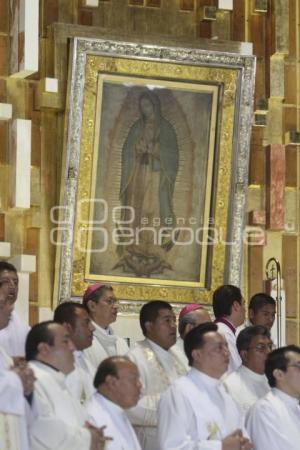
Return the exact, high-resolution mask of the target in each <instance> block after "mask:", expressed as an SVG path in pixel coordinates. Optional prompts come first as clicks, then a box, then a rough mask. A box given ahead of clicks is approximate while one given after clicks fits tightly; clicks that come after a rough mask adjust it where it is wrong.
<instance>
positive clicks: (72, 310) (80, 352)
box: [54, 302, 96, 403]
mask: <svg viewBox="0 0 300 450" xmlns="http://www.w3.org/2000/svg"><path fill="white" fill-rule="evenodd" d="M54 321H55V322H57V323H60V324H61V325H63V326H64V327H65V329H66V331H67V332H68V334H69V336H70V339H71V340H72V341H73V344H74V347H75V350H74V361H75V369H74V370H73V371H72V372H71V373H69V374H68V375H67V377H66V384H67V386H68V388H69V390H70V392H71V393H72V394H73V395H74V396H75V397H76V398H77V399H78V400H80V402H81V403H84V402H85V401H86V400H87V399H89V398H90V396H91V395H92V394H93V393H94V392H95V389H94V386H93V381H94V376H95V373H96V369H95V368H94V367H93V365H92V364H91V363H90V361H89V360H88V359H87V358H86V357H85V355H84V350H85V349H87V348H89V347H90V346H91V345H92V342H93V332H94V329H95V328H94V326H93V324H92V322H91V319H90V317H89V315H88V313H87V312H86V309H85V307H84V306H83V305H81V304H80V303H76V302H65V303H61V304H60V305H58V306H57V308H56V309H55V311H54Z"/></svg>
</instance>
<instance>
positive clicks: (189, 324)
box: [172, 303, 211, 370]
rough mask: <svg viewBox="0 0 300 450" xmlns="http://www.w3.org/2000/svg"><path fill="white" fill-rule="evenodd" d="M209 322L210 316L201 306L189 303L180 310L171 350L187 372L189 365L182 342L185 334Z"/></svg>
mask: <svg viewBox="0 0 300 450" xmlns="http://www.w3.org/2000/svg"><path fill="white" fill-rule="evenodd" d="M205 322H211V318H210V315H209V313H208V311H206V309H204V308H203V306H201V305H198V304H196V303H191V304H188V305H186V306H184V307H183V308H182V310H181V311H180V313H179V320H178V333H179V337H178V338H177V341H176V343H175V345H173V347H172V350H173V351H174V352H175V353H176V355H177V356H178V358H180V359H181V360H182V363H183V364H184V365H185V366H186V369H187V370H188V367H189V364H188V359H187V357H186V354H185V353H184V348H183V340H184V337H185V336H186V335H187V333H188V332H189V331H190V330H192V329H193V328H194V327H196V326H197V325H200V323H205Z"/></svg>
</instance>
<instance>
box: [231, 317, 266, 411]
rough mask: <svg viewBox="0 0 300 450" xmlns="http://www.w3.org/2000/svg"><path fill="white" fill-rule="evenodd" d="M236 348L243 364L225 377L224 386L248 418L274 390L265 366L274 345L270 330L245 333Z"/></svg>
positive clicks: (259, 329) (245, 330) (239, 338)
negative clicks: (248, 413)
mask: <svg viewBox="0 0 300 450" xmlns="http://www.w3.org/2000/svg"><path fill="white" fill-rule="evenodd" d="M236 345H237V349H238V352H239V354H240V356H241V358H242V362H243V363H242V365H241V366H240V367H239V368H238V369H237V370H236V371H234V372H231V373H230V374H229V375H228V376H227V377H226V378H225V380H224V382H223V384H224V386H225V388H226V390H227V392H228V393H229V394H230V395H231V397H232V398H233V399H234V401H235V402H236V404H237V405H238V407H239V409H240V412H241V414H242V416H243V418H245V416H246V414H247V412H248V410H249V408H250V406H252V405H253V404H254V403H255V402H256V401H257V400H259V399H260V398H262V397H264V395H266V394H267V393H268V392H269V390H270V386H269V384H268V380H267V377H266V375H265V363H266V358H267V356H268V354H269V353H270V352H271V351H272V349H273V343H272V340H271V335H270V331H269V330H268V329H267V328H266V327H263V326H261V325H257V326H252V327H247V328H245V329H244V330H242V331H241V332H240V334H239V335H238V337H237V340H236Z"/></svg>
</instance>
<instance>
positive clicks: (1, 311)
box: [0, 261, 30, 357]
mask: <svg viewBox="0 0 300 450" xmlns="http://www.w3.org/2000/svg"><path fill="white" fill-rule="evenodd" d="M0 283H5V284H6V285H7V295H6V299H5V304H3V305H2V307H1V308H0V347H1V348H2V349H3V350H4V351H5V352H6V353H7V354H8V355H9V356H11V357H15V356H21V357H24V355H25V340H26V336H27V333H28V331H29V329H30V328H29V326H28V325H27V324H26V323H25V322H23V320H21V319H20V317H19V316H18V314H17V313H16V311H14V307H15V303H16V300H17V296H18V287H19V278H18V274H17V270H16V268H15V267H14V266H13V265H12V264H10V263H8V262H6V261H0Z"/></svg>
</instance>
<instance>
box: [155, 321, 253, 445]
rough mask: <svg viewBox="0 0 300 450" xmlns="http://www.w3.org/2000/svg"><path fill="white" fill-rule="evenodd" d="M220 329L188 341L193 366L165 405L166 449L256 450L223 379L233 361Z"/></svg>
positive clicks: (209, 326)
mask: <svg viewBox="0 0 300 450" xmlns="http://www.w3.org/2000/svg"><path fill="white" fill-rule="evenodd" d="M217 329H218V328H217V325H216V324H213V323H204V324H201V325H198V326H197V327H195V328H194V329H193V330H191V331H190V332H189V333H188V334H187V336H186V337H185V341H184V347H185V351H186V354H187V357H188V359H189V364H190V365H191V367H192V368H191V370H190V371H189V372H188V373H187V375H185V376H183V377H181V378H179V379H178V380H176V381H174V382H173V383H172V385H171V386H170V387H169V389H168V390H167V391H166V392H165V393H164V394H162V396H161V400H160V404H159V415H158V436H159V446H158V449H160V450H179V449H180V450H195V449H198V450H208V449H210V450H221V449H222V450H240V449H244V450H250V449H251V448H252V447H251V444H250V442H249V440H248V439H247V437H246V436H245V435H243V431H242V420H241V416H240V414H239V411H238V408H237V406H236V404H235V403H234V401H233V400H232V398H231V397H230V396H229V395H228V394H227V392H226V391H225V389H224V386H223V385H222V384H221V383H220V378H221V377H222V375H223V374H224V373H225V372H226V370H227V366H228V362H229V351H228V345H227V343H226V341H225V338H224V337H223V336H222V335H221V334H220V333H218V332H217Z"/></svg>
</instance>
